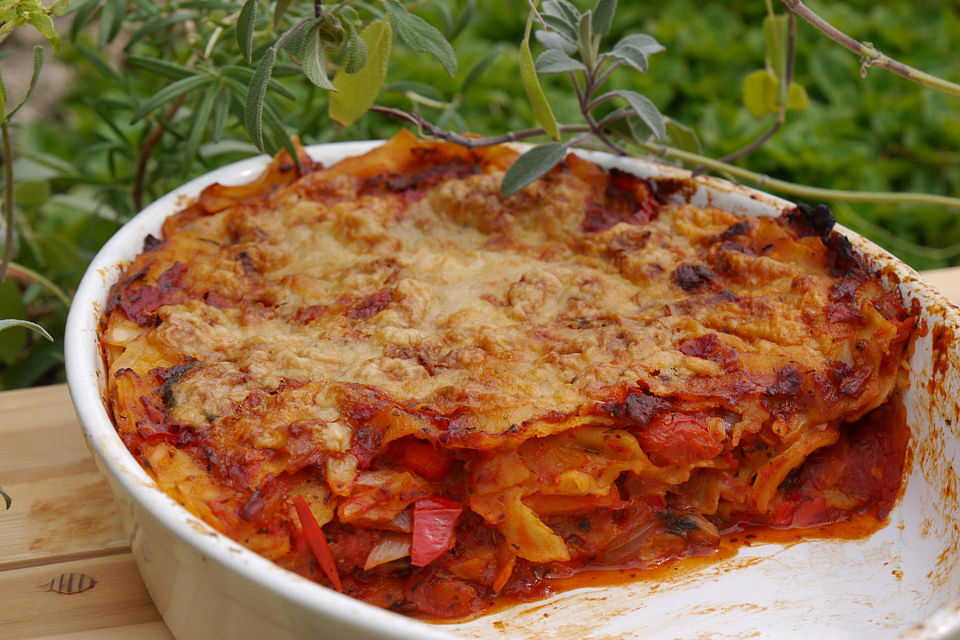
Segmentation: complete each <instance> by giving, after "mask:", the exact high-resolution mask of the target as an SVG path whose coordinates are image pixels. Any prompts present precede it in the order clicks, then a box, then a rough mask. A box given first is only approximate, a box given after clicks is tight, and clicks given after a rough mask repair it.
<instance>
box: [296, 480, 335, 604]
mask: <svg viewBox="0 0 960 640" xmlns="http://www.w3.org/2000/svg"><path fill="white" fill-rule="evenodd" d="M293 506H294V507H295V508H296V510H297V516H298V517H299V518H300V528H301V529H303V535H304V537H305V538H306V539H307V545H308V546H309V547H310V551H312V552H313V557H314V558H316V559H317V564H319V565H320V568H321V569H323V572H324V573H325V574H327V577H328V578H330V582H332V583H333V588H334V589H336V590H337V591H339V592H340V593H343V585H341V584H340V574H339V573H337V565H336V563H335V562H334V560H333V554H331V553H330V547H329V546H327V537H326V536H325V535H323V529H321V528H320V523H318V522H317V518H316V517H315V516H314V515H313V511H310V506H309V505H308V504H307V501H306V500H304V499H303V496H295V497H294V499H293Z"/></svg>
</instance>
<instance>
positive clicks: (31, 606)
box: [0, 553, 173, 640]
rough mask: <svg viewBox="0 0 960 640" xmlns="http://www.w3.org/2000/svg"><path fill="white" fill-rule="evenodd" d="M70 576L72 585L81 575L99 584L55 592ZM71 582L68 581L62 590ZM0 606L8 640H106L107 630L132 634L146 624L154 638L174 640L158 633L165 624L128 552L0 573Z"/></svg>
mask: <svg viewBox="0 0 960 640" xmlns="http://www.w3.org/2000/svg"><path fill="white" fill-rule="evenodd" d="M70 574H75V577H74V578H73V584H74V586H76V585H78V584H80V582H79V580H80V579H79V578H78V577H76V576H78V575H80V574H83V575H86V576H89V577H90V578H92V579H93V580H95V581H96V582H95V584H94V585H93V587H92V588H88V589H86V590H84V591H81V592H78V593H73V594H64V593H59V592H58V591H56V590H51V588H50V585H51V583H53V584H54V585H56V586H58V587H59V586H60V584H61V579H60V576H69V575H70ZM69 582H70V579H69V578H66V577H65V578H64V579H63V585H64V587H65V586H67V584H68V583H69ZM0 603H2V608H3V615H2V616H0V638H4V639H6V640H29V639H33V638H44V637H46V638H50V637H58V638H63V637H64V636H66V637H67V638H71V637H75V634H78V633H88V635H84V636H80V637H96V638H103V637H108V636H106V635H105V634H104V633H103V632H102V631H103V630H104V629H121V628H122V629H123V630H124V631H127V632H130V631H132V630H133V629H134V628H140V626H141V625H144V624H148V625H152V626H149V627H148V628H149V629H151V630H152V631H153V632H154V633H155V635H154V636H153V637H156V638H158V639H159V638H163V639H164V640H172V638H173V636H172V635H170V633H169V631H167V635H166V636H164V635H162V634H159V633H158V632H157V629H156V624H159V625H161V626H163V622H162V620H161V618H160V614H159V613H158V612H157V609H156V607H154V605H153V602H152V601H151V600H150V595H149V594H148V593H147V589H146V587H145V586H144V585H143V581H142V580H141V579H140V574H139V573H137V567H136V565H135V564H134V562H133V556H132V555H131V554H130V553H120V554H116V555H111V556H105V557H100V558H89V559H84V560H75V561H72V562H58V563H52V564H45V565H41V566H36V567H27V568H23V569H10V570H7V571H0ZM163 630H164V631H166V627H164V629H163ZM94 631H96V633H93V632H94ZM117 632H118V631H114V632H113V633H117ZM114 637H127V638H133V637H140V636H139V635H133V634H132V633H128V635H123V636H121V635H118V636H114Z"/></svg>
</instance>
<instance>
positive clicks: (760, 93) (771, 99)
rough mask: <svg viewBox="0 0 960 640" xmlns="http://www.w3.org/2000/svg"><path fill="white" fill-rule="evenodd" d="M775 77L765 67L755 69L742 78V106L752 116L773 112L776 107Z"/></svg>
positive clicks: (756, 116)
mask: <svg viewBox="0 0 960 640" xmlns="http://www.w3.org/2000/svg"><path fill="white" fill-rule="evenodd" d="M778 85H779V82H778V81H777V77H776V76H775V75H773V74H772V73H771V72H770V71H767V70H766V69H757V70H756V71H753V72H751V73H749V74H747V77H746V78H744V79H743V106H745V107H746V108H747V110H748V111H749V112H750V114H751V115H753V117H754V118H762V117H763V116H765V115H767V114H768V113H775V112H776V111H777V110H778V107H777V88H778Z"/></svg>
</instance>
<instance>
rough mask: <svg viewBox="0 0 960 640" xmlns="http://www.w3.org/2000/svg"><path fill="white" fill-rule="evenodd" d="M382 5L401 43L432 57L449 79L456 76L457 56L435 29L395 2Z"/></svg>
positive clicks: (388, 0)
mask: <svg viewBox="0 0 960 640" xmlns="http://www.w3.org/2000/svg"><path fill="white" fill-rule="evenodd" d="M383 4H384V5H385V6H386V7H387V14H388V15H389V16H390V24H391V25H392V26H393V30H394V31H396V33H397V37H398V38H400V41H401V42H403V43H404V44H405V45H407V46H408V47H410V48H411V49H413V50H414V51H419V52H420V53H429V54H430V55H432V56H434V57H435V58H436V59H437V60H439V61H440V64H442V65H443V68H444V69H446V71H447V73H448V74H450V77H451V78H452V77H453V76H455V75H457V56H456V54H454V52H453V47H451V46H450V43H449V42H447V39H446V38H444V37H443V34H442V33H440V31H439V30H438V29H437V28H436V27H434V26H433V25H431V24H430V23H429V22H427V21H426V20H424V19H423V18H421V17H420V16H416V15H414V14H412V13H410V12H409V11H407V8H406V7H404V6H403V5H402V4H400V3H399V2H397V0H383Z"/></svg>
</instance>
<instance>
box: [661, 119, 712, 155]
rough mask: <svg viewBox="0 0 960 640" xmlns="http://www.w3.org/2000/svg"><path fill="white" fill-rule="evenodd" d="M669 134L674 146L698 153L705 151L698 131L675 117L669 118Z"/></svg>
mask: <svg viewBox="0 0 960 640" xmlns="http://www.w3.org/2000/svg"><path fill="white" fill-rule="evenodd" d="M667 136H669V138H670V142H672V143H673V146H675V147H677V148H678V149H680V150H682V151H689V152H691V153H697V154H699V153H702V152H703V148H702V147H701V146H700V138H698V137H697V134H696V132H695V131H694V130H693V129H691V128H690V127H687V126H685V125H682V124H680V123H679V122H677V121H676V120H674V119H673V118H667Z"/></svg>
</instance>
